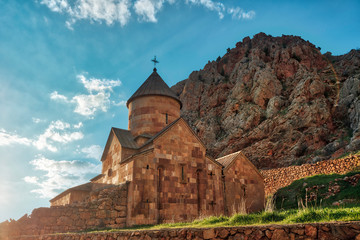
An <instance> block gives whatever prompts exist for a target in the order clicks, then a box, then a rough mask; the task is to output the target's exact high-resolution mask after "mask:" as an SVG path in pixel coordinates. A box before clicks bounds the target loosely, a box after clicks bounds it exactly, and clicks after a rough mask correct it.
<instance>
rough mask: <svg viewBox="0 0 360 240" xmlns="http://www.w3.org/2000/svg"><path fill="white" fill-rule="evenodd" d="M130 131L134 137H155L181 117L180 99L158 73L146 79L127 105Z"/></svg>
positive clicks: (154, 72)
mask: <svg viewBox="0 0 360 240" xmlns="http://www.w3.org/2000/svg"><path fill="white" fill-rule="evenodd" d="M126 106H127V107H128V109H129V125H128V129H129V130H130V132H131V134H132V135H133V136H134V137H137V136H141V135H144V134H145V135H150V136H154V135H155V134H157V133H158V132H159V131H161V130H162V129H163V128H164V127H166V126H167V125H168V124H170V123H172V122H173V121H175V120H176V119H178V118H179V117H180V109H181V107H182V104H181V101H180V99H179V98H178V97H177V96H176V94H175V93H174V92H173V91H172V90H171V89H170V88H169V86H168V85H167V84H166V83H165V82H164V80H163V79H162V78H161V77H160V76H159V74H158V73H157V72H156V68H154V71H153V73H152V74H151V75H150V76H149V77H148V78H147V79H146V81H145V82H144V83H143V84H142V85H141V86H140V87H139V89H138V90H137V91H136V92H135V93H134V94H133V95H132V96H131V97H130V98H129V100H128V101H127V103H126Z"/></svg>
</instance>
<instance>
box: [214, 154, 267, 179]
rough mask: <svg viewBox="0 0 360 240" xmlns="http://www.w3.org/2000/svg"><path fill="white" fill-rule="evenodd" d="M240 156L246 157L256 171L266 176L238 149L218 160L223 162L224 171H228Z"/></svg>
mask: <svg viewBox="0 0 360 240" xmlns="http://www.w3.org/2000/svg"><path fill="white" fill-rule="evenodd" d="M238 156H241V157H242V158H243V159H245V161H247V162H248V163H249V165H250V166H251V167H252V168H253V169H254V170H255V172H256V173H257V174H258V175H259V176H260V177H261V178H264V176H263V175H262V174H261V173H260V171H259V170H258V169H257V167H255V165H254V164H253V163H252V162H251V161H250V160H249V159H248V158H247V157H246V156H245V155H244V154H243V153H242V152H241V151H237V152H234V153H231V154H229V155H226V156H223V157H221V158H217V159H216V161H217V162H219V163H221V165H223V166H224V171H226V170H227V169H228V168H229V167H230V166H231V165H232V163H234V162H235V161H234V160H235V159H237V157H238Z"/></svg>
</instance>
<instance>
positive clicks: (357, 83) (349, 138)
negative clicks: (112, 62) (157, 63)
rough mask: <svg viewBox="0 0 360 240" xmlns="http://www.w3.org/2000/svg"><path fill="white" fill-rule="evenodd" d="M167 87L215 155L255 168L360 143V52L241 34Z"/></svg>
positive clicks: (313, 158)
mask: <svg viewBox="0 0 360 240" xmlns="http://www.w3.org/2000/svg"><path fill="white" fill-rule="evenodd" d="M172 89H173V90H174V91H175V92H176V93H177V94H178V96H179V97H180V99H181V101H182V102H183V108H182V116H183V117H184V118H185V119H186V120H187V121H188V122H189V124H190V125H191V127H192V128H193V129H194V130H195V132H196V133H197V134H198V135H199V136H200V138H201V139H202V140H203V141H204V143H205V144H206V145H207V148H208V149H209V152H208V154H210V155H212V156H213V157H219V156H223V155H226V154H229V153H232V152H234V151H238V150H242V151H243V152H244V153H245V155H246V156H247V157H248V158H249V159H250V160H251V161H252V162H253V163H254V164H255V165H256V166H257V167H259V168H273V167H280V166H289V165H294V164H301V163H306V162H317V161H320V160H324V159H329V158H333V157H337V156H339V155H341V154H343V153H344V152H350V151H355V150H358V149H360V51H359V50H352V51H350V52H349V53H348V54H345V55H342V56H332V55H331V53H326V54H321V52H320V50H319V49H318V48H316V46H314V45H313V44H311V43H310V42H308V41H305V40H303V39H302V38H300V37H297V36H285V35H283V36H281V37H272V36H270V35H266V34H264V33H259V34H257V35H255V36H254V37H253V38H252V39H250V38H249V37H246V38H244V39H243V41H242V42H238V43H237V44H236V47H235V48H232V49H227V53H226V54H225V55H224V56H223V57H219V58H218V59H217V60H216V61H212V62H210V61H209V62H208V64H206V65H205V67H204V68H203V69H202V70H200V71H194V72H192V73H191V74H190V76H189V78H188V79H186V80H184V81H181V82H179V83H178V84H176V85H175V86H173V87H172Z"/></svg>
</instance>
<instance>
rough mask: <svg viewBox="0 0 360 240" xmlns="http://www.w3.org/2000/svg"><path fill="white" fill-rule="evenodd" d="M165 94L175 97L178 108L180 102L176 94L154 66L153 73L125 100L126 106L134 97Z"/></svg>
mask: <svg viewBox="0 0 360 240" xmlns="http://www.w3.org/2000/svg"><path fill="white" fill-rule="evenodd" d="M150 95H155V96H156V95H157V96H166V97H170V98H173V99H175V100H176V101H178V102H179V104H180V109H181V107H182V103H181V101H180V99H179V98H178V96H176V94H175V93H174V92H173V91H172V90H171V89H170V88H169V86H168V85H167V84H166V83H165V82H164V80H163V79H162V78H161V77H160V75H159V74H158V73H157V71H156V68H154V71H153V73H152V74H151V75H150V76H149V77H148V78H147V79H146V81H145V82H144V83H143V84H142V85H141V86H140V87H139V89H138V90H136V92H135V93H134V94H133V95H132V96H131V97H130V98H129V100H128V101H127V102H126V106H127V107H129V103H130V102H132V101H133V100H134V99H136V98H139V97H143V96H150Z"/></svg>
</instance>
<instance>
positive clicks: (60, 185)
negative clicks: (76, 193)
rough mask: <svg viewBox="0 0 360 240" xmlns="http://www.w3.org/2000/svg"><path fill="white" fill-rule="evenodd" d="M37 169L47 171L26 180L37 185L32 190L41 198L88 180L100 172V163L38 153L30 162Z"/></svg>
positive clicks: (54, 194)
mask: <svg viewBox="0 0 360 240" xmlns="http://www.w3.org/2000/svg"><path fill="white" fill-rule="evenodd" d="M30 164H31V165H32V166H33V167H34V169H35V170H40V171H44V172H46V173H45V174H44V175H43V176H39V177H36V176H26V177H25V178H24V181H25V182H27V183H30V184H34V185H36V186H37V188H36V189H34V190H32V191H31V192H33V193H37V194H38V195H39V197H41V198H52V197H54V196H56V195H57V194H59V193H60V192H62V191H64V190H65V189H67V188H70V187H73V186H76V185H79V184H82V183H84V182H87V181H88V180H89V178H91V177H92V176H93V175H95V174H97V173H98V172H100V170H101V169H100V167H101V166H100V164H99V165H95V164H92V163H89V162H86V161H78V160H71V161H68V160H61V161H56V160H52V159H48V158H46V157H44V156H43V155H38V156H36V158H35V159H34V160H32V161H31V162H30Z"/></svg>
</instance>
